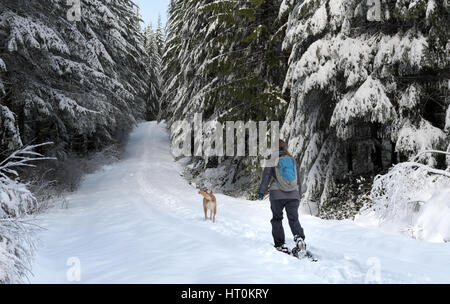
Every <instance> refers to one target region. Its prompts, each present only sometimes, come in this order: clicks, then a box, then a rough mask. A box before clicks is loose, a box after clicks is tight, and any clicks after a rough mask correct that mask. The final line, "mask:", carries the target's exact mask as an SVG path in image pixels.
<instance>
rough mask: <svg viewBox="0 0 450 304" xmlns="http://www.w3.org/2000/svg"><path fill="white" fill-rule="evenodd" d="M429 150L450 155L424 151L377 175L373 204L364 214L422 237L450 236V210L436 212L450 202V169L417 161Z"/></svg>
mask: <svg viewBox="0 0 450 304" xmlns="http://www.w3.org/2000/svg"><path fill="white" fill-rule="evenodd" d="M430 153H433V154H436V153H438V154H444V155H450V153H449V152H444V151H438V150H427V151H422V152H420V153H418V154H417V155H415V156H414V157H412V158H411V159H410V161H408V162H404V163H400V164H398V165H396V166H394V167H393V168H392V169H391V170H390V171H389V172H388V173H387V174H385V175H379V176H377V177H376V178H375V180H374V184H373V187H372V191H371V194H370V196H371V199H372V202H373V205H372V206H370V207H367V208H364V209H363V210H362V211H361V217H362V218H364V217H366V216H369V217H375V218H376V219H377V221H378V224H379V225H380V226H384V227H389V228H390V229H395V230H398V231H401V232H406V233H408V234H409V235H410V236H412V237H415V238H419V239H425V240H429V241H438V242H442V241H446V240H448V239H450V230H448V223H450V218H449V216H450V214H447V215H445V216H441V215H439V216H437V214H438V213H439V212H438V213H436V212H435V211H436V210H437V209H442V205H446V204H448V203H449V202H450V201H448V197H447V199H445V195H444V193H446V192H448V191H450V172H449V171H444V170H440V169H435V168H432V167H430V166H427V165H424V164H421V163H418V162H417V161H418V160H419V159H420V158H421V157H422V156H423V155H424V154H430ZM444 209H445V208H444ZM361 217H360V218H361ZM433 217H434V218H433ZM446 223H447V224H446Z"/></svg>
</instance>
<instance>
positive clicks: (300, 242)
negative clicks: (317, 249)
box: [291, 236, 318, 262]
mask: <svg viewBox="0 0 450 304" xmlns="http://www.w3.org/2000/svg"><path fill="white" fill-rule="evenodd" d="M294 241H295V244H296V247H295V248H293V249H292V250H291V254H292V255H293V256H295V257H296V258H297V259H304V258H307V259H309V260H311V261H312V262H317V261H318V259H317V258H316V257H315V256H314V255H313V254H312V253H311V252H310V251H308V250H307V249H306V243H305V240H304V239H303V238H302V237H299V236H295V238H294Z"/></svg>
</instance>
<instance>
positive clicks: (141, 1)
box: [134, 0, 169, 28]
mask: <svg viewBox="0 0 450 304" xmlns="http://www.w3.org/2000/svg"><path fill="white" fill-rule="evenodd" d="M134 3H136V4H137V5H138V6H139V8H140V10H139V12H140V13H141V16H142V19H144V21H145V26H147V25H150V24H151V25H152V26H153V28H156V25H157V24H158V15H161V21H162V23H163V26H165V25H166V22H167V8H168V6H169V0H134Z"/></svg>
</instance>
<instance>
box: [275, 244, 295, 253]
mask: <svg viewBox="0 0 450 304" xmlns="http://www.w3.org/2000/svg"><path fill="white" fill-rule="evenodd" d="M275 249H276V250H278V251H279V252H283V253H286V254H289V255H290V254H291V250H289V248H287V247H286V246H284V245H283V246H279V247H275Z"/></svg>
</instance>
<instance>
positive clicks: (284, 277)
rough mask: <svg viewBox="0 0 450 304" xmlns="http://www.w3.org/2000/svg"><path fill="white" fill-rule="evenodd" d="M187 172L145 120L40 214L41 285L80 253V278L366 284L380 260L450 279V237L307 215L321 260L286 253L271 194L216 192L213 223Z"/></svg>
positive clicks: (406, 279)
mask: <svg viewBox="0 0 450 304" xmlns="http://www.w3.org/2000/svg"><path fill="white" fill-rule="evenodd" d="M180 172H181V164H178V163H175V162H174V161H173V158H172V156H171V154H170V152H169V137H168V134H167V132H166V129H165V126H164V125H157V124H156V123H144V124H141V125H139V127H138V128H136V129H135V131H134V132H133V133H132V135H131V137H130V141H129V144H128V148H127V155H126V157H125V159H124V160H123V161H121V162H119V163H117V164H115V165H112V166H108V167H105V168H103V169H102V170H100V171H99V172H97V173H95V174H92V175H88V176H86V178H85V179H84V182H83V183H82V186H81V188H80V189H79V191H78V192H77V193H75V194H73V195H72V196H70V197H69V198H68V206H69V208H68V209H62V208H53V209H51V210H49V211H48V212H47V213H46V214H43V215H41V216H39V221H40V225H42V226H44V227H45V228H46V229H47V230H45V231H43V232H42V233H41V235H40V239H41V245H40V248H39V249H38V255H37V259H36V262H35V265H34V269H33V272H34V274H35V275H34V277H33V278H31V281H32V283H69V281H68V280H67V278H66V273H67V271H68V270H69V268H70V266H67V262H68V259H69V258H71V257H75V258H77V259H79V261H80V263H81V264H80V266H81V283H364V282H365V280H366V276H367V273H368V272H369V273H373V267H374V265H375V273H376V269H378V268H376V266H377V265H379V266H380V267H379V270H380V272H379V274H380V275H379V278H380V281H381V282H382V283H450V272H449V271H448V269H449V266H450V244H449V243H447V244H445V243H444V244H434V243H426V242H421V241H416V240H413V239H409V238H407V237H405V236H402V235H397V234H388V233H387V232H383V231H381V230H378V229H376V228H364V227H362V226H358V225H357V224H355V223H354V222H351V221H324V220H320V219H318V218H314V217H308V216H302V217H301V222H302V225H303V226H304V228H305V232H306V235H307V241H308V244H309V246H310V249H311V250H312V251H313V252H315V253H316V254H317V255H318V256H319V257H320V259H321V261H320V262H319V263H311V262H309V261H299V260H296V259H294V258H292V257H289V256H285V255H284V254H282V253H278V252H276V251H275V250H274V249H273V248H272V236H271V227H270V222H269V221H270V218H271V212H270V208H269V202H268V201H264V202H251V201H246V200H240V199H234V198H230V197H227V196H224V195H217V199H218V215H217V223H216V224H212V223H211V222H205V221H204V218H203V210H202V199H201V197H200V196H199V195H198V194H197V191H196V189H194V188H192V187H191V186H189V185H188V184H187V183H186V181H185V180H184V179H183V178H182V177H181V176H180ZM285 228H288V224H287V222H286V223H285ZM286 236H287V237H288V238H289V240H290V238H291V237H292V236H291V233H290V231H289V230H288V229H287V230H286ZM291 242H292V241H291ZM369 270H370V271H369ZM372 277H373V276H372ZM375 277H378V276H375Z"/></svg>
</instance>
